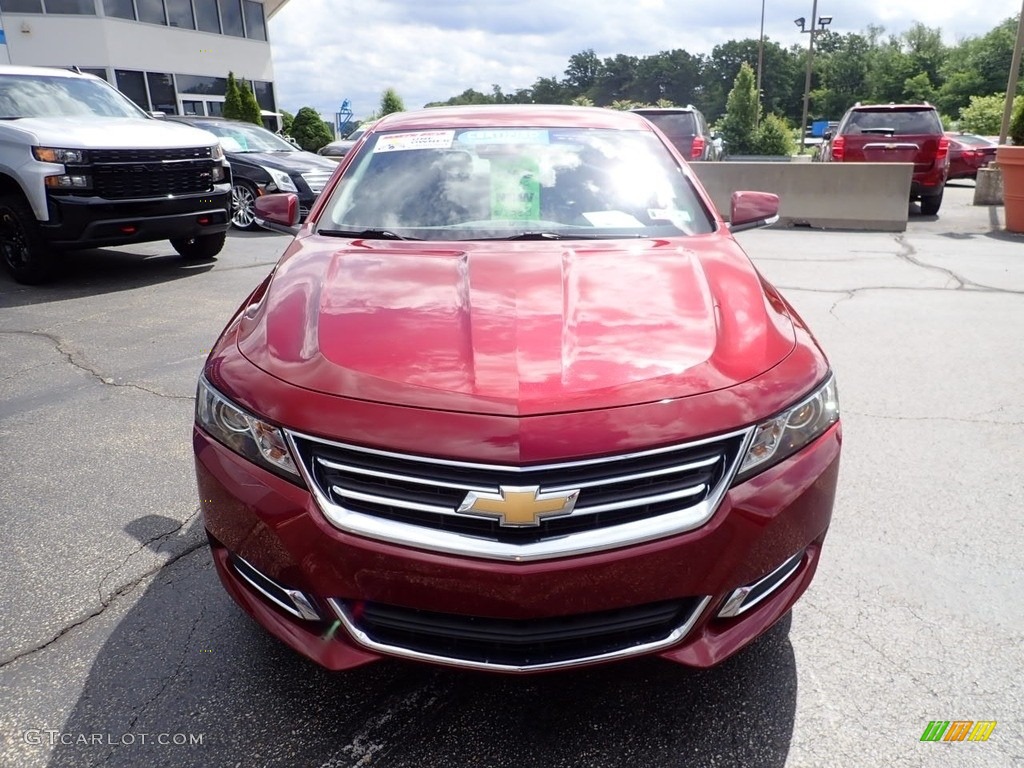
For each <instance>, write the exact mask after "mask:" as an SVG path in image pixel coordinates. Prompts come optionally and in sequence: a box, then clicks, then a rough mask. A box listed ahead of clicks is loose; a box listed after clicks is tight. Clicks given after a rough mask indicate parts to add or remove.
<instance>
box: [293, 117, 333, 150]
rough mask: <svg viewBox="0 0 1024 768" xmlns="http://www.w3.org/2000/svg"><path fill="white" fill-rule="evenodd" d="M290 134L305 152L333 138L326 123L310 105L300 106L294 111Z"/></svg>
mask: <svg viewBox="0 0 1024 768" xmlns="http://www.w3.org/2000/svg"><path fill="white" fill-rule="evenodd" d="M291 136H292V138H293V139H295V140H296V141H297V142H299V146H300V147H302V148H303V149H304V150H306V151H307V152H316V151H317V150H318V149H320V147H322V146H324V145H325V144H327V143H329V142H330V141H331V140H332V139H333V138H334V136H333V135H332V133H331V130H330V129H329V128H328V126H327V123H325V122H324V120H323V119H322V118H321V117H320V114H319V113H318V112H317V111H316V110H315V109H313V108H312V107H302V109H300V110H299V111H298V112H296V113H295V119H294V120H293V121H292V132H291Z"/></svg>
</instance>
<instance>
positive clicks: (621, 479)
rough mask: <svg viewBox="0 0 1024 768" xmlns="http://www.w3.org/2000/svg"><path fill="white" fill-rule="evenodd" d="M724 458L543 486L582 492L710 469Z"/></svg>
mask: <svg viewBox="0 0 1024 768" xmlns="http://www.w3.org/2000/svg"><path fill="white" fill-rule="evenodd" d="M721 458H722V454H721V453H719V454H718V455H717V456H712V457H711V458H710V459H703V460H702V461H691V462H690V463H689V464H675V465H673V466H671V467H665V468H663V469H650V470H648V471H646V472H634V473H633V474H632V475H615V476H614V477H613V476H609V477H608V478H606V479H604V480H584V481H583V482H582V483H571V484H569V485H553V486H548V485H545V486H542V488H543V489H544V491H545V492H546V493H550V492H554V491H570V490H577V489H580V490H582V489H583V488H596V487H599V486H602V485H614V484H615V483H628V482H630V481H631V480H644V479H646V478H648V477H661V476H662V475H672V474H675V473H676V472H689V471H690V470H691V469H702V468H703V467H710V466H711V465H713V464H716V463H718V461H719V460H720V459H721Z"/></svg>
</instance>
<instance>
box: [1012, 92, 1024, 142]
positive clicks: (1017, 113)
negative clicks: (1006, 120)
mask: <svg viewBox="0 0 1024 768" xmlns="http://www.w3.org/2000/svg"><path fill="white" fill-rule="evenodd" d="M1010 140H1011V141H1012V142H1013V143H1014V146H1017V147H1021V146H1024V99H1021V100H1020V103H1018V104H1017V106H1016V107H1015V108H1014V110H1013V119H1011V120H1010Z"/></svg>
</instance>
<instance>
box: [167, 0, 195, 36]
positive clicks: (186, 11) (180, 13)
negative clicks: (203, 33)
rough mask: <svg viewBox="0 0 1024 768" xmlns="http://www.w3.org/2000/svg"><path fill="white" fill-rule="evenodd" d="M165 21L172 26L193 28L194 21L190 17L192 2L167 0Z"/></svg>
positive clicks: (187, 0)
mask: <svg viewBox="0 0 1024 768" xmlns="http://www.w3.org/2000/svg"><path fill="white" fill-rule="evenodd" d="M167 22H168V23H169V24H170V25H171V26H172V27H180V28H181V29H195V28H196V22H195V19H193V18H192V3H190V2H189V0H167Z"/></svg>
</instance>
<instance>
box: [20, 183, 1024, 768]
mask: <svg viewBox="0 0 1024 768" xmlns="http://www.w3.org/2000/svg"><path fill="white" fill-rule="evenodd" d="M972 195H973V188H972V187H971V186H970V184H969V183H968V184H965V185H957V186H950V187H949V188H948V189H947V192H946V200H945V203H944V208H943V210H942V212H941V214H940V215H939V216H938V217H937V218H935V217H922V216H920V215H919V214H916V213H912V215H911V220H910V224H909V227H908V230H907V232H906V233H900V234H897V235H894V234H892V233H848V232H818V231H808V230H759V231H753V232H747V233H743V234H741V235H739V236H738V237H739V239H740V241H741V242H742V244H743V245H744V247H745V248H746V249H747V250H748V252H749V253H750V255H751V256H752V258H753V259H754V261H755V263H757V265H758V266H759V268H760V269H761V270H762V271H763V272H764V273H765V275H766V276H767V277H768V278H769V279H770V280H771V281H772V282H774V283H775V284H776V285H777V286H779V287H780V288H781V289H782V290H783V293H784V294H785V295H786V297H787V298H788V299H789V300H790V301H791V303H793V305H794V306H795V307H796V308H797V310H798V311H799V312H800V313H801V314H802V315H803V316H804V318H805V319H806V320H807V321H808V323H809V324H810V326H811V328H812V329H813V330H814V332H815V334H816V335H817V336H818V338H819V340H820V341H821V342H822V345H823V346H824V348H825V349H826V351H827V352H828V353H829V355H830V358H831V360H832V363H833V366H834V368H835V370H836V373H837V376H838V381H839V388H840V395H841V399H842V404H843V418H844V425H845V427H844V428H845V445H844V456H843V466H842V470H841V475H840V490H839V496H838V499H837V504H836V510H835V517H834V520H833V525H832V529H831V531H830V534H829V538H828V540H827V542H826V546H825V548H824V551H823V556H822V560H821V565H820V567H819V570H818V576H817V578H816V581H815V582H814V584H813V585H812V586H811V589H810V590H809V592H808V593H807V595H806V596H805V597H804V598H803V600H802V601H801V602H800V603H798V605H797V606H796V608H795V609H794V611H793V612H792V615H791V617H790V618H789V619H787V620H786V621H784V622H783V623H782V624H780V625H779V626H777V627H776V628H774V629H773V630H772V631H771V632H769V633H768V634H767V635H766V636H765V637H764V638H762V639H761V640H760V641H759V642H758V643H756V644H755V645H754V646H752V647H751V648H749V649H748V650H747V651H745V652H743V653H741V654H739V655H738V656H736V657H734V658H733V659H730V660H729V661H727V662H726V663H725V664H723V665H722V666H721V667H719V668H717V669H714V670H707V671H692V670H687V669H684V668H681V667H677V666H673V665H669V664H668V663H665V662H661V661H658V660H640V661H634V662H630V663H627V664H621V665H618V666H614V667H606V668H601V669H591V670H583V671H578V672H573V673H568V674H560V675H550V676H540V677H528V678H504V677H492V676H486V675H481V674H475V673H463V672H456V671H451V670H444V669H434V668H429V667H422V666H415V665H410V664H404V663H391V662H384V663H380V664H376V665H371V666H369V667H364V668H362V669H358V670H355V671H352V672H348V673H342V674H329V673H326V672H324V671H322V670H320V669H318V668H316V667H314V666H313V665H312V664H310V663H308V662H306V661H305V660H303V659H301V658H298V657H296V656H295V655H294V654H292V653H291V652H290V651H288V650H286V649H285V648H283V647H282V646H281V645H280V644H278V643H277V642H276V641H274V640H273V639H271V638H269V637H268V636H267V635H265V634H264V633H263V632H262V631H261V630H259V629H258V628H257V627H256V626H255V625H254V624H253V623H252V622H251V621H249V620H248V619H247V618H246V617H245V616H244V615H243V614H242V613H241V612H240V611H239V610H238V609H236V608H235V606H234V604H233V603H232V602H231V601H230V599H229V598H228V597H227V596H226V594H225V593H224V592H223V590H222V589H221V587H220V585H219V583H218V582H217V579H216V576H215V573H214V570H213V567H212V564H211V562H210V558H209V555H208V553H207V550H206V547H205V537H204V533H203V529H202V522H201V518H200V515H199V514H198V503H197V498H196V490H195V481H194V478H193V475H192V458H191V445H190V428H191V420H192V404H193V394H194V390H195V380H196V376H197V374H198V372H199V369H200V367H201V365H202V361H203V359H204V358H205V355H206V351H207V350H208V348H209V345H210V344H211V343H212V341H213V340H214V339H215V337H216V335H217V333H218V332H219V330H220V328H221V327H222V325H223V324H224V323H225V322H226V321H227V319H228V317H229V316H230V314H231V313H232V311H233V310H234V309H235V307H236V305H237V304H238V303H239V302H240V301H241V300H242V299H243V298H244V296H245V295H246V294H247V293H248V292H249V291H250V290H251V289H252V288H253V287H255V285H256V284H257V283H258V282H259V280H260V279H261V278H262V277H263V276H264V275H265V274H266V273H267V272H268V271H269V269H270V268H271V266H272V265H273V263H274V261H275V260H276V257H277V255H278V254H279V253H280V251H281V250H282V249H283V247H284V245H285V243H286V239H285V238H283V237H281V236H276V235H272V234H269V233H257V234H243V235H237V234H232V235H231V236H230V237H229V240H228V246H227V247H226V249H225V252H224V253H223V254H222V256H221V258H220V259H219V260H218V261H217V262H216V263H215V264H214V265H201V266H185V265H183V264H182V263H181V262H180V261H179V260H178V259H177V258H175V257H174V256H173V255H172V253H173V252H172V251H171V249H170V247H169V246H168V245H167V244H161V243H154V244H149V245H145V246H139V247H137V248H134V249H109V250H104V251H88V252H83V253H80V254H72V255H71V257H70V258H71V259H72V260H73V261H72V265H71V268H70V274H69V275H68V277H67V278H66V279H65V280H63V281H61V282H60V283H58V284H55V285H53V286H50V287H46V288H35V289H30V288H24V287H21V286H17V285H15V284H13V283H11V282H9V281H8V280H7V279H6V277H0V455H2V456H3V467H4V469H3V471H2V479H0V510H2V512H3V517H4V519H5V521H6V525H5V526H4V528H3V534H2V536H0V558H2V560H0V561H2V562H3V563H4V567H3V568H2V569H0V588H2V594H3V596H4V600H3V603H4V610H3V611H2V612H0V704H2V706H0V766H3V767H4V768H6V766H12V767H16V768H34V767H35V766H75V767H76V768H77V767H78V766H94V765H104V766H137V765H146V766H203V767H204V768H205V767H206V766H246V767H248V766H287V767H288V768H292V767H294V766H322V767H324V768H327V767H328V766H331V767H342V766H344V767H345V768H349V767H355V766H387V767H388V768H407V767H408V768H412V767H413V766H415V768H442V767H443V768H452V767H455V768H462V766H487V767H488V768H491V767H495V768H500V767H501V766H515V767H516V768H530V767H533V766H536V768H560V767H562V766H564V767H565V768H578V767H580V766H595V767H596V766H619V765H621V766H626V765H630V766H652V767H657V768H663V767H664V768H668V767H669V766H684V765H686V766H690V765H694V766H721V767H726V766H742V767H743V768H747V767H748V766H752V767H756V768H762V767H763V768H772V767H775V766H808V767H810V766H823V765H830V766H870V767H871V768H874V766H879V765H886V766H898V767H900V768H902V767H904V766H906V767H907V768H910V767H911V766H922V767H924V766H927V767H929V768H930V767H931V766H985V767H986V768H987V767H988V766H992V767H993V768H996V767H999V766H1010V765H1021V764H1024V693H1022V679H1024V675H1022V671H1024V597H1022V596H1024V555H1022V554H1021V530H1022V528H1024V525H1022V524H1024V490H1022V488H1024V483H1022V479H1024V429H1022V427H1024V383H1022V382H1024V354H1022V351H1024V237H1016V236H1012V235H1007V234H1005V233H1002V232H1001V231H1000V221H999V216H1000V215H1001V212H999V210H998V209H988V208H974V207H973V206H971V205H970V200H971V196H972ZM912 210H914V209H912ZM936 719H940V720H958V719H959V720H996V721H998V725H997V727H996V728H995V730H994V731H993V733H992V736H991V738H990V740H989V741H988V742H985V743H961V744H932V743H921V742H920V741H919V739H920V736H921V734H922V732H923V731H924V728H925V726H926V725H927V723H928V721H929V720H936ZM47 731H49V732H50V735H47ZM159 734H164V735H172V734H173V735H178V734H186V735H188V736H189V737H196V736H199V737H201V738H200V741H201V743H193V744H186V745H174V744H157V743H153V742H147V743H141V742H140V739H142V738H144V737H145V736H149V737H152V738H153V739H155V738H156V736H157V735H159ZM128 735H131V736H132V739H133V743H125V741H126V736H128ZM83 736H84V737H85V738H84V740H83V738H82V737H83ZM94 736H102V739H101V741H102V743H97V742H96V741H95V740H94V739H92V737H94ZM69 737H70V741H69ZM83 741H84V743H83ZM111 742H112V743H111Z"/></svg>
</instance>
